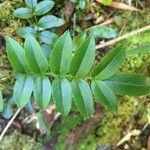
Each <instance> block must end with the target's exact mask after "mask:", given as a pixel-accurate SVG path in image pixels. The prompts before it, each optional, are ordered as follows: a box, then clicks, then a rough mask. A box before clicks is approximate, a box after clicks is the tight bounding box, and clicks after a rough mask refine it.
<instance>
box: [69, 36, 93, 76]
mask: <svg viewBox="0 0 150 150" xmlns="http://www.w3.org/2000/svg"><path fill="white" fill-rule="evenodd" d="M94 59H95V40H94V38H93V37H88V38H87V39H86V40H85V41H84V42H83V43H82V44H81V45H80V47H79V48H78V50H77V51H76V52H75V54H74V56H73V59H72V62H71V65H70V73H71V75H73V76H77V77H84V76H85V75H87V74H88V73H89V72H90V70H91V68H92V66H93V63H94Z"/></svg>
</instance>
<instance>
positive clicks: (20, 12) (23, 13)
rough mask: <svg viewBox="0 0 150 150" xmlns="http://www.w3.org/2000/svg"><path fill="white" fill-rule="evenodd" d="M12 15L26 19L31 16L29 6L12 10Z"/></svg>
mask: <svg viewBox="0 0 150 150" xmlns="http://www.w3.org/2000/svg"><path fill="white" fill-rule="evenodd" d="M13 15H14V16H15V17H17V18H21V19H28V18H31V17H33V13H32V9H30V8H18V9H16V10H15V11H14V13H13Z"/></svg>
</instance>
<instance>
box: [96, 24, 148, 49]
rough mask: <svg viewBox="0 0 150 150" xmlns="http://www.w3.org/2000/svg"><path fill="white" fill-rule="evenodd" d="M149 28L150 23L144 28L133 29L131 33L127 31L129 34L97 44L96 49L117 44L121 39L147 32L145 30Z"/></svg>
mask: <svg viewBox="0 0 150 150" xmlns="http://www.w3.org/2000/svg"><path fill="white" fill-rule="evenodd" d="M147 30H150V25H147V26H145V27H142V28H140V29H137V30H134V31H132V32H130V33H127V34H125V35H122V36H120V37H118V38H115V39H113V40H110V41H108V42H104V43H102V44H100V45H97V46H96V49H100V48H103V47H106V46H109V45H113V44H115V43H117V42H119V41H122V40H124V39H127V38H129V37H131V36H133V35H136V34H139V33H142V32H145V31H147Z"/></svg>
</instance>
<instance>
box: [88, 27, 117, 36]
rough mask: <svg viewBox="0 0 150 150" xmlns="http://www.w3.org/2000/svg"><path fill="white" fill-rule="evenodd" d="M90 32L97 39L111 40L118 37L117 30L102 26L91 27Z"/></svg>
mask: <svg viewBox="0 0 150 150" xmlns="http://www.w3.org/2000/svg"><path fill="white" fill-rule="evenodd" d="M88 31H89V32H90V34H92V35H93V36H94V37H95V38H106V39H110V38H115V37H116V36H117V35H118V33H117V30H116V29H112V28H109V27H105V26H101V25H98V26H94V27H91V28H89V29H88Z"/></svg>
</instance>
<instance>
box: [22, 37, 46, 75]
mask: <svg viewBox="0 0 150 150" xmlns="http://www.w3.org/2000/svg"><path fill="white" fill-rule="evenodd" d="M24 48H25V52H26V58H27V62H28V64H29V68H30V69H31V71H33V72H36V73H43V72H45V71H47V70H48V60H47V58H46V57H45V55H44V53H43V52H42V50H41V47H40V45H39V43H38V42H37V41H36V40H35V38H34V37H33V36H32V35H28V36H26V40H25V44H24Z"/></svg>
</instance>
